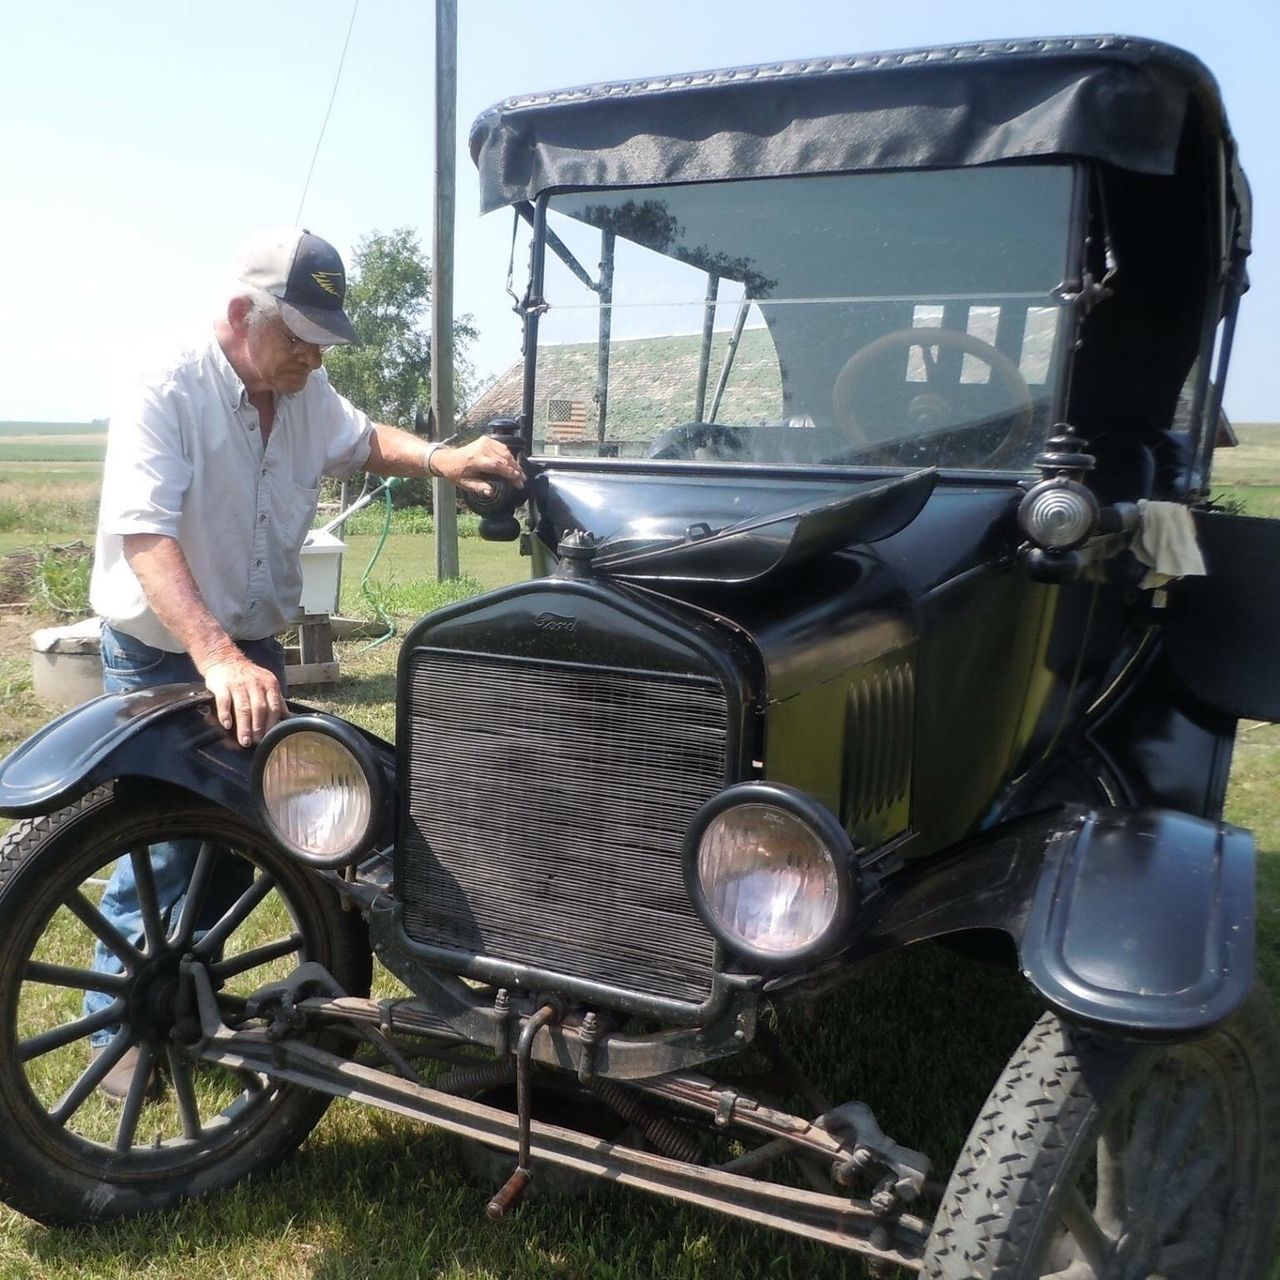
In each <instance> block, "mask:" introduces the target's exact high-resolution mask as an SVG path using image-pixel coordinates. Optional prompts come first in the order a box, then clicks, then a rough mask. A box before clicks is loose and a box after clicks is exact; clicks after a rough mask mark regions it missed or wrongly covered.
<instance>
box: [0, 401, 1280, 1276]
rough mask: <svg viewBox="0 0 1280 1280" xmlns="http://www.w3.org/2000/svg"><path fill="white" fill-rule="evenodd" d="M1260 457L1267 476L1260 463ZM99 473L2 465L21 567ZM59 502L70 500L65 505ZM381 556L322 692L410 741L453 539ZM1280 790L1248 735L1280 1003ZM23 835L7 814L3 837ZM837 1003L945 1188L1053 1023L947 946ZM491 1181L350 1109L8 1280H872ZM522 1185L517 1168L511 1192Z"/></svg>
mask: <svg viewBox="0 0 1280 1280" xmlns="http://www.w3.org/2000/svg"><path fill="white" fill-rule="evenodd" d="M71 425H74V424H71ZM1258 432H1263V433H1264V434H1263V435H1261V436H1259V435H1258V434H1257V433H1258ZM1267 432H1270V433H1273V434H1265V433H1267ZM15 434H16V433H15ZM1241 434H1242V446H1241V449H1239V450H1236V451H1232V452H1226V451H1224V452H1223V453H1222V454H1220V455H1219V466H1218V473H1219V474H1218V479H1220V480H1221V483H1222V485H1223V487H1224V488H1223V490H1222V491H1226V492H1228V493H1229V494H1230V495H1231V496H1234V497H1238V498H1239V500H1240V501H1242V503H1243V504H1244V506H1245V509H1246V510H1249V511H1253V512H1256V513H1258V514H1277V515H1280V484H1274V483H1270V482H1271V481H1272V480H1274V479H1275V478H1276V477H1277V476H1278V475H1280V465H1277V464H1276V461H1275V459H1276V458H1277V456H1280V455H1278V454H1277V452H1275V450H1273V449H1272V445H1273V444H1274V446H1275V448H1276V449H1280V431H1278V430H1277V429H1275V428H1246V429H1242V433H1241ZM15 447H16V445H15ZM68 447H71V446H68ZM77 447H78V446H77ZM1255 449H1257V450H1260V451H1261V458H1262V461H1259V458H1258V457H1255V456H1254V455H1253V454H1252V453H1250V452H1248V451H1249V450H1255ZM1268 450H1272V451H1271V452H1270V455H1269V456H1270V458H1271V461H1270V462H1269V463H1268V462H1267V460H1266V459H1267V451H1268ZM1229 459H1230V460H1231V465H1230V466H1228V465H1227V460H1229ZM0 460H3V454H0ZM16 465H17V464H14V466H16ZM1268 467H1269V470H1268ZM97 475H98V469H97V466H96V464H94V463H92V462H86V463H79V462H74V461H71V462H68V461H65V460H62V461H57V462H56V463H55V462H54V461H53V460H48V461H46V463H45V464H43V465H42V466H37V465H35V464H23V469H22V470H21V473H19V472H17V471H15V470H13V468H12V467H11V465H10V464H9V463H6V464H5V465H4V466H3V468H0V554H2V553H3V552H4V551H6V550H8V549H12V548H13V547H17V546H27V545H31V544H32V543H40V542H67V541H71V540H72V539H73V538H74V537H76V536H77V535H78V536H81V537H83V538H85V539H86V540H87V541H92V539H91V536H90V534H89V532H88V530H89V529H91V521H85V520H84V519H83V518H77V515H76V513H77V512H78V511H79V512H83V511H84V510H87V509H88V508H87V507H85V506H84V505H77V504H84V503H86V502H87V503H89V504H90V505H91V504H92V501H93V498H94V491H95V489H96V483H97ZM55 476H56V479H55V478H54V477H55ZM1228 486H1229V487H1228ZM37 491H39V492H40V494H41V496H42V497H43V498H44V499H46V501H44V502H43V503H42V504H39V505H42V506H43V507H44V508H45V509H47V510H49V511H54V513H55V514H56V515H57V518H56V519H54V518H50V519H47V520H45V521H44V524H45V527H44V528H43V529H42V530H34V529H32V528H31V526H30V524H29V523H28V524H26V525H19V527H13V528H6V527H5V525H4V522H3V512H4V511H5V509H6V503H8V504H9V505H10V506H11V507H12V506H14V505H15V504H16V503H18V502H19V501H23V502H25V501H27V497H26V496H24V495H31V494H35V493H37ZM59 503H61V504H65V505H64V506H63V507H61V508H58V509H57V510H56V511H55V507H56V504H59ZM29 509H31V508H30V507H28V510H29ZM59 512H60V514H58V513H59ZM377 541H378V539H377V537H376V535H375V534H373V533H359V534H354V535H352V536H350V537H349V538H348V546H349V549H348V552H347V555H346V558H345V563H344V571H343V587H342V609H343V612H344V613H349V614H357V613H359V614H365V615H368V614H370V613H371V611H372V610H373V607H374V605H375V604H376V605H380V606H382V607H383V608H385V609H387V610H388V611H389V612H391V613H393V614H397V615H398V616H397V617H396V618H395V621H396V629H397V636H396V637H394V638H392V639H390V640H388V641H387V642H386V643H383V644H380V645H377V646H375V647H369V646H368V644H367V642H364V641H353V642H345V643H342V644H340V645H339V657H340V660H341V664H342V670H343V675H344V678H343V681H342V683H341V684H340V685H339V686H337V687H336V688H332V689H327V690H314V689H313V690H307V691H305V692H304V693H303V694H302V696H303V697H304V698H305V699H306V700H307V701H309V702H311V703H312V704H314V705H317V706H320V707H323V708H325V709H328V710H331V711H333V712H335V713H337V714H340V715H342V716H345V717H346V718H348V719H351V720H353V721H355V722H357V723H360V724H362V725H365V726H367V727H368V728H370V729H372V730H374V731H375V732H378V733H380V734H382V735H384V736H387V737H390V736H391V734H392V733H393V731H394V713H393V707H392V699H393V692H394V689H393V686H394V670H395V661H396V657H397V652H398V647H399V636H402V635H403V634H404V631H405V630H406V628H407V626H408V625H410V624H411V623H412V621H413V620H414V618H415V617H416V616H417V614H418V613H419V612H421V609H422V608H424V607H429V605H428V604H424V603H423V602H424V601H427V600H428V597H430V596H431V593H432V592H434V591H436V590H437V588H436V587H435V584H434V583H432V582H431V580H430V579H431V577H432V574H433V566H434V547H433V543H432V537H431V535H430V534H428V533H423V534H413V533H404V532H397V533H395V534H393V535H392V536H391V537H390V538H389V539H388V541H387V544H386V546H385V548H384V550H383V552H382V555H381V557H380V558H379V561H378V564H377V566H376V567H375V570H374V572H373V574H372V575H371V582H372V586H371V588H370V589H369V591H367V592H362V590H361V578H362V576H363V573H364V569H365V566H366V564H367V563H368V560H369V557H370V555H371V554H372V551H373V548H374V546H375V545H376V543H377ZM460 548H461V559H462V569H463V573H464V574H465V575H466V576H467V578H468V579H469V580H470V584H469V586H468V589H474V588H478V589H488V588H492V587H496V586H500V585H502V584H504V583H507V582H511V581H515V580H518V579H521V578H523V577H525V576H527V573H528V561H527V560H522V559H521V558H520V557H519V555H518V553H517V550H516V548H515V547H514V545H510V544H492V543H484V542H481V541H479V540H478V539H474V538H468V539H463V540H462V542H461V544H460ZM415 605H416V607H406V606H415ZM52 621H54V619H52V618H49V617H42V618H38V617H32V616H31V615H28V614H17V615H14V614H6V613H5V612H3V611H0V755H3V754H4V753H5V752H7V751H8V750H10V749H11V748H12V747H13V746H14V745H16V743H17V742H19V741H21V740H22V739H23V738H24V737H25V736H26V735H27V734H29V733H30V732H32V731H33V730H34V729H36V728H37V727H38V726H39V725H41V724H42V723H44V722H45V721H46V720H47V719H48V718H49V717H50V715H51V714H52V713H53V709H52V708H50V707H49V706H47V705H45V704H43V703H41V702H39V701H38V700H37V699H35V698H34V696H33V695H32V693H31V688H30V667H29V652H28V635H29V632H30V631H31V630H32V629H33V628H34V627H35V626H37V625H45V624H48V623H50V622H52ZM1277 777H1280V726H1273V725H1254V724H1244V725H1242V726H1241V731H1240V735H1239V739H1238V743H1237V750H1236V756H1235V762H1234V768H1233V772H1232V779H1231V790H1230V794H1229V797H1228V806H1227V817H1228V819H1229V820H1230V821H1233V822H1236V823H1238V824H1240V825H1242V826H1246V827H1250V828H1251V829H1253V830H1254V832H1255V834H1256V837H1257V841H1258V849H1259V853H1260V857H1259V917H1258V931H1259V943H1260V954H1259V968H1260V971H1261V973H1262V975H1263V976H1264V977H1265V978H1266V979H1267V980H1268V981H1269V983H1270V984H1271V986H1272V988H1273V989H1274V990H1275V991H1277V992H1280V788H1277V786H1276V779H1277ZM4 825H5V824H4V821H3V820H0V829H3V827H4ZM820 1009H821V1012H820V1014H819V1015H818V1016H817V1017H814V1018H805V1017H803V1016H801V1015H800V1014H799V1013H795V1014H791V1013H788V1014H785V1015H784V1016H783V1019H782V1031H783V1033H784V1035H785V1036H786V1037H787V1038H788V1040H789V1041H790V1043H791V1045H792V1047H793V1049H794V1051H795V1052H796V1054H797V1056H798V1057H799V1058H800V1059H801V1062H802V1064H803V1065H804V1066H805V1067H806V1068H807V1069H808V1070H809V1071H810V1073H811V1074H812V1075H813V1076H814V1078H815V1080H816V1082H817V1083H818V1084H819V1085H820V1086H821V1087H822V1088H823V1089H824V1090H825V1091H826V1092H827V1093H828V1094H829V1095H831V1096H834V1097H838V1098H842V1099H843V1098H853V1097H858V1098H863V1099H865V1100H867V1101H868V1102H870V1103H871V1105H872V1106H873V1107H874V1108H875V1110H876V1113H877V1117H878V1119H879V1120H880V1122H881V1124H882V1126H883V1127H884V1129H885V1130H886V1131H887V1132H889V1133H891V1134H892V1135H893V1136H894V1137H895V1138H897V1139H898V1140H899V1141H901V1142H903V1143H907V1144H909V1145H913V1146H918V1147H920V1148H922V1149H926V1150H928V1151H929V1152H930V1153H931V1154H932V1155H934V1156H935V1157H936V1158H937V1161H936V1163H937V1166H938V1168H939V1170H940V1171H941V1173H942V1174H944V1175H945V1168H946V1166H947V1165H948V1163H949V1161H950V1160H951V1159H953V1158H954V1156H955V1154H956V1152H957V1151H958V1149H959V1147H960V1145H961V1143H962V1141H963V1138H964V1134H965V1132H966V1130H967V1128H968V1126H969V1123H970V1122H971V1120H972V1118H973V1116H974V1114H975V1112H976V1110H977V1109H978V1107H979V1106H980V1104H981V1102H982V1099H983V1097H984V1095H985V1093H986V1091H987V1089H988V1087H989V1085H990V1083H991V1082H992V1081H993V1080H994V1078H995V1076H996V1074H997V1073H998V1072H999V1070H1000V1067H1001V1066H1002V1064H1003V1062H1004V1061H1005V1059H1006V1058H1007V1056H1008V1055H1009V1053H1010V1052H1011V1050H1012V1049H1013V1047H1014V1046H1015V1045H1016V1043H1017V1041H1018V1040H1019V1039H1020V1038H1021V1036H1022V1034H1023V1032H1024V1031H1025V1029H1026V1027H1027V1026H1028V1025H1029V1023H1030V1021H1031V1019H1032V1018H1033V1017H1034V1015H1035V1012H1036V1010H1035V1005H1034V1002H1033V1001H1032V1000H1031V999H1030V997H1029V995H1028V993H1027V991H1026V988H1025V986H1024V984H1023V983H1022V981H1021V980H1020V979H1019V978H1017V977H1016V976H1014V975H1009V974H1003V973H998V972H993V971H989V970H985V969H981V968H978V967H976V966H974V965H973V964H972V963H970V962H968V961H964V960H961V959H959V958H957V957H955V956H953V955H951V954H950V953H947V952H945V951H942V950H941V949H937V948H933V947H929V946H921V947H918V948H915V949H914V950H913V951H912V952H910V953H908V954H906V955H903V956H900V957H898V958H896V959H895V960H893V961H892V962H891V963H889V964H888V965H886V966H885V967H884V968H882V969H880V970H878V971H876V972H873V973H871V974H870V975H868V976H867V977H865V978H864V979H862V980H860V981H859V982H858V984H857V985H856V986H855V987H854V988H853V989H851V990H849V991H847V992H845V993H843V994H840V995H838V996H836V997H833V998H831V999H829V1000H828V1001H826V1002H824V1003H823V1004H822V1005H821V1006H820ZM469 1168H470V1166H469V1164H468V1161H467V1159H466V1158H465V1155H464V1153H463V1152H462V1150H461V1149H460V1147H459V1145H458V1144H457V1143H455V1142H453V1141H452V1140H450V1139H448V1138H445V1137H443V1136H441V1135H439V1134H436V1133H433V1132H430V1131H427V1130H424V1129H422V1128H421V1127H419V1126H417V1125H415V1124H413V1123H412V1122H410V1121H407V1120H402V1119H399V1118H395V1117H391V1116H387V1115H383V1114H381V1113H377V1112H373V1111H369V1110H364V1109H362V1108H359V1107H357V1106H355V1105H352V1104H348V1103H337V1104H335V1105H334V1106H333V1107H332V1108H331V1109H330V1111H329V1112H328V1114H327V1115H326V1117H325V1119H324V1121H323V1122H322V1123H321V1125H320V1126H319V1128H318V1129H317V1130H316V1131H315V1133H314V1134H313V1135H312V1137H311V1138H310V1139H309V1140H308V1142H307V1143H306V1144H305V1145H304V1147H303V1149H302V1150H301V1151H300V1152H299V1153H298V1154H297V1155H296V1156H295V1157H294V1158H292V1159H291V1160H290V1161H288V1162H287V1163H286V1164H285V1165H284V1166H283V1167H282V1168H281V1169H280V1170H278V1171H277V1172H275V1173H274V1174H272V1175H270V1176H268V1177H265V1178H263V1179H260V1180H258V1181H256V1182H254V1183H252V1184H244V1185H241V1186H238V1187H236V1188H235V1189H233V1190H231V1191H230V1192H227V1193H225V1194H223V1195H220V1196H216V1197H213V1198H211V1199H207V1200H202V1201H196V1202H193V1203H191V1204H189V1205H186V1206H183V1207H182V1208H180V1209H178V1210H176V1211H174V1212H172V1213H169V1214H166V1215H164V1216H163V1217H160V1218H151V1219H146V1220H142V1221H137V1222H130V1223H123V1224H117V1225H113V1226H108V1227H101V1228H96V1229H78V1230H50V1229H46V1228H43V1227H39V1226H36V1225H34V1224H33V1223H31V1222H29V1221H27V1220H26V1219H24V1218H22V1217H20V1216H19V1215H17V1214H16V1213H13V1212H11V1211H9V1210H6V1209H3V1208H0V1280H11V1278H12V1280H73V1278H74V1280H99V1278H100V1280H126V1278H131V1277H134V1276H140V1277H146V1278H147V1280H225V1278H226V1277H254V1278H255V1280H257V1278H258V1277H266V1278H268V1280H304V1278H307V1280H339V1278H348V1277H349V1278H353V1280H354V1278H356V1277H369V1278H370V1280H372V1278H373V1277H378V1278H379V1280H382V1278H391V1280H398V1278H400V1277H404V1278H405V1280H408V1278H409V1277H420V1276H433V1277H445V1278H447V1280H506V1278H507V1277H537V1278H539V1280H542V1278H546V1280H597V1278H600V1280H633V1278H635V1280H644V1278H648V1277H652V1278H653V1280H658V1278H662V1280H666V1278H668V1277H672V1278H677V1280H720V1278H721V1277H742V1278H743V1280H764V1278H765V1277H770V1278H781V1277H805V1280H809V1278H810V1277H812V1278H813V1280H837V1278H838V1280H861V1277H863V1276H864V1275H865V1274H866V1273H865V1271H864V1269H863V1268H862V1267H861V1266H860V1265H859V1264H858V1263H857V1262H856V1261H853V1260H850V1259H848V1258H846V1257H844V1256H842V1255H837V1254H835V1253H832V1252H829V1251H827V1250H825V1249H822V1248H817V1247H810V1246H808V1245H806V1244H804V1243H803V1242H800V1241H798V1240H794V1239H791V1238H789V1237H785V1236H782V1235H779V1234H776V1233H773V1232H769V1231H765V1230H756V1229H752V1228H750V1227H747V1226H744V1225H741V1224H738V1223H734V1222H729V1221H726V1220H719V1219H717V1218H715V1217H713V1216H711V1215H709V1214H706V1213H701V1212H697V1211H693V1210H687V1211H686V1210H681V1209H676V1208H673V1207H672V1206H670V1205H669V1204H667V1203H666V1202H663V1201H659V1200H655V1199H650V1198H648V1197H644V1196H641V1195H639V1194H631V1193H627V1192H624V1191H621V1190H616V1189H609V1188H604V1189H601V1190H600V1191H599V1193H598V1194H597V1195H596V1196H595V1197H594V1198H593V1199H592V1200H590V1201H588V1202H581V1201H564V1200H554V1199H549V1198H547V1197H545V1196H543V1197H538V1196H536V1195H535V1196H532V1197H530V1198H529V1199H528V1200H527V1201H526V1202H525V1203H524V1204H523V1205H522V1207H521V1208H520V1210H519V1211H518V1212H517V1213H516V1214H514V1215H512V1216H511V1217H509V1218H508V1219H506V1220H504V1221H502V1222H499V1223H490V1222H488V1221H486V1220H485V1218H484V1216H483V1209H484V1205H485V1202H486V1201H487V1199H488V1198H489V1196H490V1195H491V1194H492V1193H493V1192H494V1190H495V1189H496V1181H495V1179H494V1176H493V1175H492V1174H489V1175H486V1176H485V1177H483V1178H480V1179H478V1180H477V1178H476V1176H475V1174H474V1172H470V1171H469ZM505 1171H506V1170H505V1161H504V1162H503V1172H502V1173H501V1174H499V1175H498V1176H499V1178H500V1177H501V1176H505ZM536 1184H537V1178H536V1176H535V1186H536ZM1276 1275H1277V1277H1278V1278H1280V1268H1277V1272H1276Z"/></svg>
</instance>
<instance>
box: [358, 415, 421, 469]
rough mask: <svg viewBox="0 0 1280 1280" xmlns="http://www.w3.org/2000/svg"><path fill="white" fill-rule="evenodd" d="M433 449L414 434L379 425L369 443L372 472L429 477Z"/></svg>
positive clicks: (381, 423) (369, 465)
mask: <svg viewBox="0 0 1280 1280" xmlns="http://www.w3.org/2000/svg"><path fill="white" fill-rule="evenodd" d="M429 448H430V446H429V445H428V443H427V442H426V441H425V440H422V439H420V438H419V437H418V436H415V435H414V434H413V433H412V432H411V431H402V430H401V429H400V428H399V427H389V426H387V424H386V423H385V422H379V423H378V424H377V425H376V426H375V427H374V428H373V436H372V438H371V440H370V442H369V461H368V462H367V463H366V464H365V468H366V470H368V471H372V472H373V473H374V475H378V476H425V475H427V474H428V472H427V452H428V450H429Z"/></svg>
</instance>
